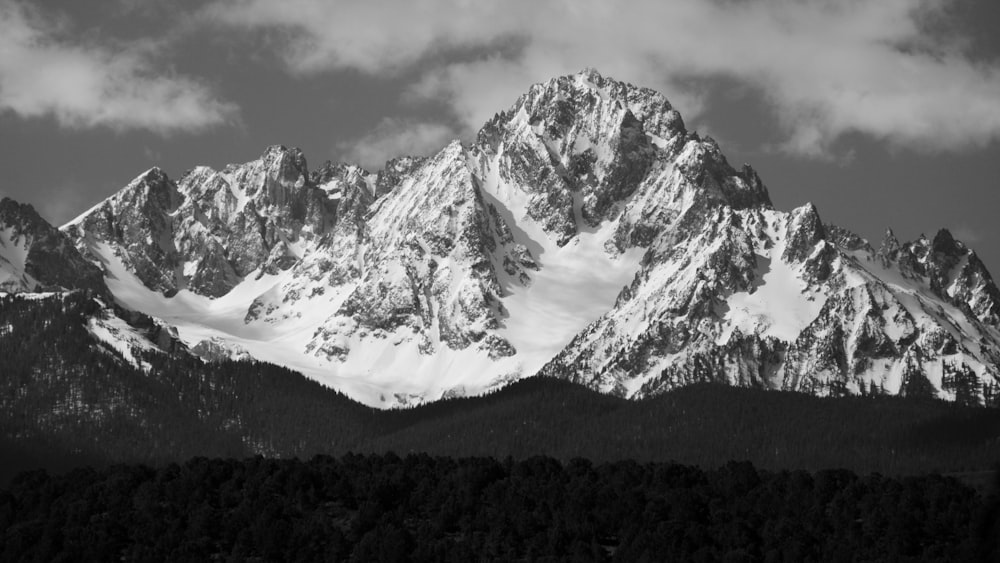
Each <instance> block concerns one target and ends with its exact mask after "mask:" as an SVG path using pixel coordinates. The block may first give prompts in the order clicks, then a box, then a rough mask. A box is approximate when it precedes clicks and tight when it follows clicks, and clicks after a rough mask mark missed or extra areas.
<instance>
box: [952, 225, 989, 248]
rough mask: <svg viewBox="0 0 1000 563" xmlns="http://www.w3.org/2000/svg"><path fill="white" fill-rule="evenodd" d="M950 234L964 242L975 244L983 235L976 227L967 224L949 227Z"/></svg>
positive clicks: (980, 240)
mask: <svg viewBox="0 0 1000 563" xmlns="http://www.w3.org/2000/svg"><path fill="white" fill-rule="evenodd" d="M951 234H952V236H954V237H955V238H956V239H958V240H960V241H962V242H964V243H966V244H975V243H977V242H982V240H983V236H982V235H981V234H980V233H979V231H977V230H976V229H974V228H972V227H970V226H969V225H959V226H957V227H953V228H952V229H951Z"/></svg>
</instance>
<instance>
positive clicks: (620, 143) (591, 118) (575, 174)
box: [471, 69, 771, 251]
mask: <svg viewBox="0 0 1000 563" xmlns="http://www.w3.org/2000/svg"><path fill="white" fill-rule="evenodd" d="M471 151H472V154H473V155H474V156H476V157H477V158H478V159H479V162H480V166H481V168H482V169H483V170H484V172H483V173H482V176H483V177H484V179H486V180H488V182H487V183H488V184H491V183H495V184H497V185H498V186H499V187H500V190H499V191H500V193H501V194H503V193H505V190H508V189H511V190H514V191H515V192H519V193H522V194H524V197H525V198H526V200H525V201H524V202H523V207H524V208H525V214H526V217H527V218H528V219H531V220H532V221H534V222H536V223H538V224H539V225H540V226H541V227H542V228H543V229H544V230H545V231H546V232H547V233H548V234H549V236H550V237H551V238H552V239H553V240H555V241H556V242H557V243H558V244H559V245H560V246H563V245H565V244H566V243H568V242H569V241H570V240H572V239H573V238H574V237H575V236H576V235H577V234H578V233H580V232H584V231H589V230H592V229H594V228H597V227H599V226H600V225H601V224H603V223H605V222H607V221H614V220H616V219H617V218H618V217H619V216H620V215H621V214H623V213H627V214H629V215H630V217H629V218H628V220H624V221H622V222H621V224H620V226H619V234H618V236H616V240H615V243H614V244H615V246H616V247H617V248H618V250H619V251H622V250H624V249H626V248H628V247H630V246H633V245H638V246H646V245H648V244H650V242H651V240H652V238H653V237H655V234H656V233H657V232H659V231H660V230H661V229H660V227H661V226H662V224H663V221H661V220H660V219H665V218H666V217H667V216H676V214H677V212H678V211H679V210H678V209H677V205H678V204H680V201H679V199H680V194H681V193H682V192H687V191H689V190H688V189H689V188H692V189H694V190H695V191H698V192H700V194H698V195H696V196H695V197H696V198H697V199H699V200H705V199H706V198H708V199H715V200H721V201H720V202H721V203H723V204H726V205H729V206H731V207H734V208H748V207H758V206H762V207H768V208H769V207H770V205H771V204H770V200H769V197H768V195H767V190H766V189H765V188H764V185H763V183H762V182H761V181H760V178H759V177H758V176H757V174H756V172H755V171H754V170H753V169H752V168H750V167H749V166H744V167H743V169H741V170H740V171H736V170H734V169H733V168H732V167H731V166H730V165H729V164H728V163H727V162H726V159H725V157H724V156H723V155H722V152H721V150H720V149H719V147H718V145H717V144H716V143H715V142H714V141H713V140H712V139H710V138H705V139H702V138H701V137H699V136H698V135H697V134H695V133H689V132H688V131H687V130H686V129H685V127H684V123H683V121H682V120H681V118H680V115H679V114H678V113H677V111H676V110H675V109H673V107H672V106H671V105H670V103H669V102H668V101H667V100H666V98H664V97H663V96H662V95H661V94H659V93H657V92H655V91H653V90H650V89H647V88H639V87H636V86H633V85H631V84H627V83H624V82H619V81H616V80H613V79H610V78H605V77H603V76H601V75H600V74H599V73H597V72H596V71H594V70H592V69H587V70H585V71H583V72H580V73H577V74H573V75H569V76H563V77H559V78H554V79H552V80H549V81H548V82H545V83H540V84H535V85H533V86H532V87H531V88H530V89H529V90H528V92H527V93H526V94H524V95H523V96H521V97H520V98H519V99H518V100H517V101H516V102H515V103H514V105H513V106H511V107H510V108H509V109H508V110H506V111H504V112H502V113H499V114H497V115H496V116H495V117H494V118H493V119H491V120H490V121H489V122H488V123H487V124H486V125H485V126H484V127H483V128H482V129H481V130H480V132H479V135H478V136H477V139H476V142H475V144H474V145H473V147H472V149H471ZM664 186H667V187H664ZM667 191H669V192H670V193H665V192H667ZM654 192H657V193H656V195H655V196H654V195H653V193H654ZM640 194H641V195H640ZM665 199H666V200H675V201H674V204H671V205H670V206H669V207H670V208H671V209H669V210H667V209H665V207H668V206H666V205H664V204H663V203H662V200H665ZM630 200H637V201H630ZM640 204H641V205H640ZM630 207H631V209H629V208H630ZM654 214H656V215H658V217H656V218H655V219H653V217H651V216H652V215H654ZM517 218H518V219H520V218H521V217H517ZM636 222H638V223H639V224H636ZM651 223H653V224H651Z"/></svg>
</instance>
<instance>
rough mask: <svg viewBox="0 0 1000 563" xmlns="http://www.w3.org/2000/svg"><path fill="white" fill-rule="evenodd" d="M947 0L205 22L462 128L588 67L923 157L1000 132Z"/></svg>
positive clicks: (431, 11)
mask: <svg viewBox="0 0 1000 563" xmlns="http://www.w3.org/2000/svg"><path fill="white" fill-rule="evenodd" d="M957 1H958V0H937V1H935V0H716V1H707V0H673V1H671V2H662V1H660V0H634V1H630V2H610V1H602V0H550V1H539V0H507V1H504V2H471V1H468V0H413V1H409V2H399V3H393V5H392V6H391V7H386V5H385V4H383V3H381V2H371V1H367V0H345V1H341V2H336V3H331V2H326V1H324V0H286V1H284V2H280V3H276V2H271V1H269V0H215V1H214V2H213V3H212V4H210V5H209V6H208V7H207V8H206V9H205V11H204V12H203V14H202V16H204V17H205V18H207V19H208V20H210V21H212V22H214V23H215V24H216V25H221V26H224V27H229V28H235V29H240V30H249V31H254V32H256V31H260V30H262V29H271V30H280V31H285V32H287V33H284V34H283V37H284V38H285V40H284V42H283V46H284V47H283V49H282V51H281V53H280V55H281V57H282V60H283V61H284V63H285V64H286V65H287V67H288V69H289V70H290V71H291V72H293V73H299V74H310V73H321V72H327V71H337V70H344V69H353V70H358V71H361V72H364V73H369V74H372V75H395V76H401V75H410V74H412V75H415V76H416V78H415V80H414V82H413V83H412V84H411V87H410V90H409V93H408V96H409V98H410V99H411V100H423V101H434V102H444V103H446V104H448V107H449V109H450V110H451V112H452V113H453V115H454V117H455V118H457V119H458V120H459V121H460V122H461V123H462V124H463V125H464V127H465V128H466V130H467V131H468V130H473V129H475V128H477V127H478V126H479V125H481V124H482V123H483V122H484V121H485V120H486V119H487V118H488V117H489V116H491V115H492V114H493V112H495V111H496V110H497V109H498V108H501V107H506V106H507V105H509V104H510V103H511V102H512V101H513V100H514V99H515V97H516V96H517V95H518V94H519V93H521V92H523V91H524V90H525V88H526V87H527V86H528V85H529V84H531V83H533V82H537V81H541V80H545V79H547V78H550V77H552V76H556V75H560V74H565V73H568V72H575V71H577V70H580V69H581V68H583V67H587V66H593V67H596V68H597V69H599V70H600V71H601V72H603V73H605V74H607V75H610V76H613V77H615V78H618V79H622V80H627V81H630V82H634V83H638V84H642V85H646V86H650V87H653V88H656V89H658V90H661V91H662V92H664V93H665V94H667V96H668V97H669V98H670V99H671V101H672V102H673V103H674V105H676V106H677V107H678V108H679V109H680V111H681V112H682V114H683V115H684V116H685V118H687V119H689V120H690V119H692V118H694V117H696V116H697V115H698V114H699V113H700V112H701V111H703V110H705V109H708V108H705V104H706V103H708V102H707V97H706V96H704V88H706V87H707V86H706V84H708V82H707V81H711V80H713V79H725V80H727V81H735V82H736V83H738V84H740V85H741V86H742V87H747V88H750V89H751V90H752V91H754V92H756V93H757V94H758V95H759V96H760V97H761V98H762V99H763V100H765V102H766V103H767V104H768V106H769V107H770V109H771V110H773V117H774V119H775V120H776V122H777V124H778V126H779V127H780V130H781V131H782V134H783V139H782V141H781V143H780V148H781V149H782V150H785V151H788V152H790V153H794V154H800V155H808V156H817V157H823V156H826V155H828V154H829V152H830V150H831V147H832V145H833V144H834V143H835V142H836V141H837V140H838V139H841V138H842V137H844V136H845V135H848V134H852V133H860V134H863V135H867V136H869V137H871V138H874V139H877V140H880V141H883V142H885V143H887V144H888V145H889V146H891V147H894V148H902V149H909V150H917V151H926V152H942V151H961V150H966V149H969V148H976V147H983V146H987V145H989V144H991V143H993V142H995V141H997V140H998V139H1000V104H998V103H997V100H1000V69H998V68H997V66H996V65H995V64H987V63H983V62H975V61H973V60H971V59H970V58H969V57H968V56H966V53H965V51H964V49H965V47H966V46H967V42H966V38H964V37H958V36H955V35H954V34H952V35H943V34H940V33H931V32H928V31H927V25H926V24H928V23H932V22H934V21H935V20H937V19H942V18H947V17H948V15H949V13H950V12H949V10H950V8H951V7H952V5H953V4H954V3H955V2H957Z"/></svg>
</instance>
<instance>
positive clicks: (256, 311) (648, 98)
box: [3, 70, 1000, 406]
mask: <svg viewBox="0 0 1000 563" xmlns="http://www.w3.org/2000/svg"><path fill="white" fill-rule="evenodd" d="M62 230H63V232H64V233H65V234H66V235H68V236H69V237H70V238H71V239H72V240H73V241H74V242H75V244H76V247H77V249H79V251H80V253H81V254H83V255H84V256H85V257H87V258H88V259H89V260H90V261H92V262H93V263H94V264H97V265H99V266H100V267H101V268H102V269H103V271H104V274H105V281H106V283H107V286H108V288H109V289H110V291H111V293H112V294H113V295H114V297H115V298H116V300H117V301H118V302H119V303H120V304H121V305H123V306H124V307H127V308H130V309H133V310H136V311H140V312H142V313H145V314H147V315H150V316H153V317H155V318H157V319H160V320H162V322H164V323H165V324H167V325H169V326H171V327H174V328H176V330H177V334H178V337H179V338H180V340H182V341H183V342H184V343H186V344H187V345H188V346H189V347H190V348H191V349H192V350H194V351H196V352H200V353H202V354H203V356H204V357H206V358H212V357H219V356H220V355H229V356H233V357H242V356H250V357H254V358H257V359H260V360H264V361H269V362H274V363H278V364H281V365H285V366H288V367H291V368H293V369H296V370H299V371H301V372H302V373H304V374H306V375H307V376H309V377H312V378H314V379H317V380H319V381H322V382H324V383H327V384H329V385H331V386H333V387H335V388H337V389H340V390H343V391H344V392H346V393H348V394H350V395H351V396H353V397H355V398H357V399H359V400H362V401H364V402H366V403H369V404H375V405H380V406H391V405H398V404H408V403H413V402H420V401H426V400H433V399H437V398H439V397H442V396H446V395H451V394H470V393H479V392H482V391H484V390H487V389H490V388H492V387H495V386H497V385H499V384H501V383H503V382H505V381H509V380H512V379H517V378H522V377H527V376H531V375H535V374H536V373H542V374H546V375H552V376H558V377H564V378H568V379H572V380H574V381H578V382H583V383H586V384H587V385H589V386H592V387H594V388H597V389H600V390H602V391H605V392H610V393H615V394H619V395H624V396H628V397H640V396H645V395H648V394H652V393H657V392H660V391H663V390H666V389H669V388H672V387H675V386H678V385H683V384H687V383H691V382H695V381H705V380H711V381H725V382H729V383H732V384H736V385H753V386H761V387H768V388H781V389H796V390H804V391H808V392H812V393H816V394H822V395H826V394H840V393H870V392H876V393H890V394H896V393H906V394H918V393H919V394H932V395H937V396H940V397H945V398H950V399H958V400H963V401H977V402H993V401H994V400H995V398H996V393H997V386H998V383H1000V291H998V289H997V287H996V285H995V284H994V282H993V280H992V278H991V277H990V275H989V273H988V272H987V271H986V269H985V267H984V266H983V264H982V262H980V261H979V259H978V258H977V257H976V255H975V253H974V252H973V251H972V250H970V249H969V248H967V247H966V246H965V245H963V244H962V243H961V242H958V241H956V240H954V239H953V238H952V237H951V235H950V234H949V233H948V232H947V231H941V232H939V233H938V234H937V235H936V236H935V237H934V238H933V240H928V239H926V238H921V239H919V240H917V241H914V242H911V243H906V244H903V243H900V242H899V241H897V240H896V239H895V238H894V237H893V236H892V235H891V233H890V234H888V235H887V237H886V240H885V241H884V242H883V243H882V245H881V247H880V248H879V249H878V250H875V249H873V248H872V247H871V246H870V245H869V244H868V243H867V242H866V241H864V240H862V239H861V238H859V237H858V236H856V235H854V234H852V233H850V232H848V231H846V230H844V229H841V228H838V227H835V226H833V225H829V224H825V223H824V222H823V221H822V220H821V218H820V216H819V213H818V211H817V210H816V209H815V208H814V207H813V206H811V205H806V206H803V207H801V208H798V209H795V210H792V211H790V212H785V211H780V210H775V209H774V208H773V207H772V205H771V202H770V200H769V197H768V194H767V191H766V189H765V188H764V185H763V184H762V182H761V180H760V178H758V176H757V174H756V173H755V172H754V171H753V169H751V168H750V167H749V166H746V165H745V166H743V167H742V168H740V169H734V168H732V167H731V166H730V165H729V164H728V163H727V161H726V159H725V157H724V156H723V155H722V153H721V151H720V149H719V147H718V145H717V144H716V143H715V142H714V141H713V140H711V139H709V138H702V137H699V136H698V134H697V133H694V132H690V131H688V130H687V129H686V128H685V126H684V123H683V121H682V119H681V117H680V115H679V114H678V113H677V112H676V111H675V110H674V109H672V107H671V106H670V104H669V102H668V101H667V100H666V99H665V98H664V97H663V96H661V95H660V94H658V93H656V92H654V91H652V90H649V89H646V88H638V87H635V86H632V85H630V84H625V83H621V82H617V81H615V80H612V79H609V78H605V77H602V76H601V75H600V74H598V73H597V72H595V71H593V70H586V71H583V72H581V73H578V74H575V75H571V76H565V77H560V78H556V79H553V80H550V81H548V82H546V83H544V84H537V85H535V86H532V87H531V88H530V89H529V91H528V92H527V93H525V94H524V95H523V96H521V97H520V98H519V99H518V100H517V101H516V102H515V103H514V105H513V106H511V107H510V108H509V109H507V110H505V111H503V112H501V113H499V114H497V115H496V116H495V117H494V118H493V119H491V120H490V121H489V122H488V123H486V124H485V125H484V127H483V128H482V129H481V130H480V131H479V133H478V135H477V137H476V139H475V141H474V142H472V143H471V144H469V145H463V144H461V143H459V142H457V141H456V142H453V143H451V144H449V145H448V146H447V147H445V148H443V149H442V150H441V151H440V152H439V153H437V154H436V155H433V156H431V157H429V158H412V157H403V158H398V159H394V160H392V161H390V162H388V163H387V164H386V167H385V168H384V169H383V170H382V171H379V172H377V173H370V172H368V171H366V170H363V169H361V168H359V167H357V166H352V165H343V164H341V165H333V164H330V163H326V164H324V165H323V166H321V167H320V168H319V169H318V170H316V171H314V172H310V171H309V170H308V168H307V165H306V161H305V158H304V157H303V155H302V154H301V152H300V151H298V150H296V149H288V148H285V147H281V146H274V147H270V148H268V149H267V151H266V152H265V153H264V155H262V156H261V157H260V158H259V159H257V160H254V161H251V162H248V163H245V164H240V165H230V166H228V167H226V168H225V169H224V170H222V171H216V170H212V169H210V168H207V167H199V168H195V169H194V170H191V171H189V172H187V173H186V174H184V175H183V176H182V177H181V178H180V179H178V180H176V181H174V180H171V179H170V178H168V177H167V175H166V174H165V173H164V172H163V171H161V170H159V169H157V168H154V169H151V170H149V171H147V172H145V173H144V174H142V175H141V176H139V177H138V178H136V180H134V181H133V182H132V183H130V184H129V185H128V186H126V187H125V188H123V189H122V190H121V191H119V192H118V193H116V194H114V195H113V196H111V197H110V198H109V199H107V200H106V201H104V202H102V203H101V204H99V205H97V206H96V207H94V208H93V209H91V210H89V211H87V212H86V213H84V214H83V215H81V216H80V217H78V218H77V219H74V220H73V221H71V222H70V223H68V224H67V225H65V226H64V227H62ZM6 240H7V239H3V241H6ZM14 256H15V261H16V256H18V255H14ZM22 269H23V267H22Z"/></svg>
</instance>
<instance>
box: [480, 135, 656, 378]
mask: <svg viewBox="0 0 1000 563" xmlns="http://www.w3.org/2000/svg"><path fill="white" fill-rule="evenodd" d="M499 158H500V156H499V155H498V156H497V157H495V159H494V161H493V162H492V163H491V166H490V167H489V170H488V174H487V178H486V181H485V182H484V183H483V194H484V197H485V198H486V199H487V201H488V202H489V203H492V204H493V205H494V206H496V208H497V211H498V212H499V214H500V216H501V217H503V218H504V219H505V220H506V221H507V223H508V225H511V226H512V229H513V231H514V238H515V241H516V242H519V243H521V244H524V245H525V246H526V247H528V249H529V250H530V251H531V253H532V256H534V257H535V259H536V262H537V263H538V264H539V266H540V269H539V271H537V272H532V273H531V274H530V276H531V285H530V287H524V286H522V285H521V284H520V283H518V282H517V281H515V280H511V279H509V278H507V277H506V276H505V275H503V274H504V273H503V269H502V268H498V269H497V271H498V273H499V274H501V281H502V282H505V283H504V289H505V290H506V292H507V296H506V297H504V298H503V305H504V307H505V308H506V309H507V311H508V312H509V313H510V316H509V318H507V319H505V321H504V323H505V327H504V329H502V330H500V331H499V334H500V335H501V336H503V337H504V338H506V339H507V340H508V341H510V343H511V344H512V345H513V346H514V348H516V349H517V352H518V353H517V358H518V361H519V364H520V367H521V369H522V370H523V372H524V373H525V374H526V375H530V374H533V373H534V372H535V371H537V370H538V369H539V368H541V367H542V366H543V365H544V364H545V362H547V361H548V360H549V359H551V358H552V357H553V356H554V355H555V354H557V353H558V352H559V351H560V350H561V349H562V348H564V347H565V346H566V345H567V344H569V342H570V340H572V338H573V337H574V336H575V335H576V334H577V333H578V332H580V331H581V330H583V329H584V328H586V327H587V325H589V324H590V323H592V322H594V321H595V320H597V319H598V318H599V317H600V316H601V315H603V314H604V313H606V312H607V311H608V310H609V309H610V308H611V306H612V305H614V302H615V299H616V298H617V296H618V294H619V293H620V292H621V290H622V288H623V287H624V286H626V285H628V284H629V283H630V282H631V281H632V278H634V277H635V273H636V272H637V271H638V270H639V261H640V260H641V258H642V254H643V250H642V249H638V248H633V249H630V250H629V251H627V252H626V253H624V254H622V255H620V256H614V255H612V254H609V253H608V252H607V251H606V250H605V243H606V242H607V241H608V240H609V239H610V238H611V235H612V233H613V232H614V231H613V229H614V226H615V224H614V223H612V222H606V223H605V224H604V225H602V226H601V227H600V228H599V229H596V230H593V231H592V232H582V233H580V234H579V235H577V237H576V238H574V239H573V240H571V241H570V242H568V243H567V244H566V245H564V246H563V247H562V248H560V247H559V246H557V245H556V244H555V241H553V240H552V239H551V238H549V236H548V234H547V233H546V232H545V231H544V230H543V229H542V228H541V226H540V225H538V224H537V223H535V222H534V221H532V220H531V219H530V218H528V217H527V200H528V198H527V195H526V194H525V193H524V192H523V191H521V190H520V189H518V188H517V187H516V186H511V185H508V184H507V183H505V182H503V181H501V179H500V177H499V174H498V173H497V170H498V169H499V168H498V161H499ZM578 224H581V223H578ZM514 225H516V228H515V227H514Z"/></svg>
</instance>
